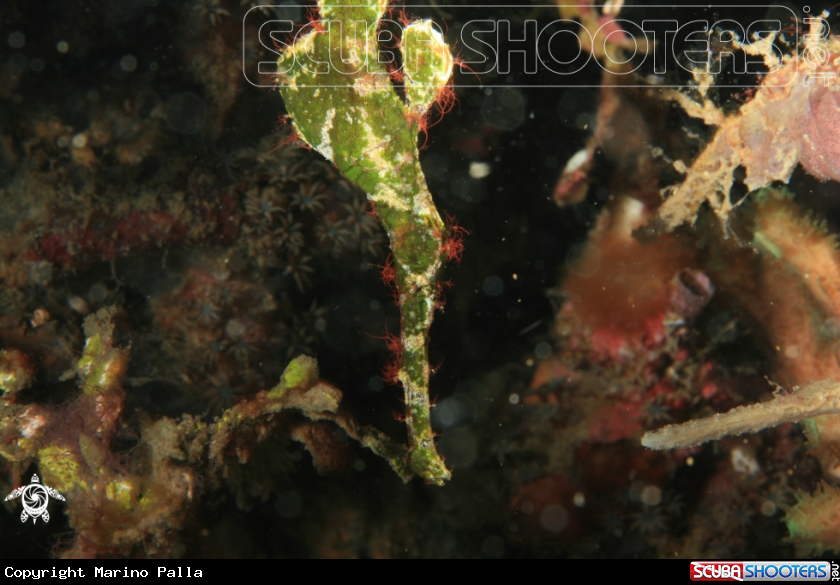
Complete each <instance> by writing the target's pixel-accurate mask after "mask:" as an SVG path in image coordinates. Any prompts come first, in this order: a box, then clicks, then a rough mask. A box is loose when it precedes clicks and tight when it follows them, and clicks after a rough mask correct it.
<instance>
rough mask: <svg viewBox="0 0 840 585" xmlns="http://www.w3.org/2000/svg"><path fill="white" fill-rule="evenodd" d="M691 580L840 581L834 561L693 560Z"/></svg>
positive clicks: (838, 569)
mask: <svg viewBox="0 0 840 585" xmlns="http://www.w3.org/2000/svg"><path fill="white" fill-rule="evenodd" d="M690 577H691V580H692V581H829V580H833V581H837V580H840V566H838V564H837V563H836V562H834V561H832V562H831V563H829V562H828V561H692V563H691V571H690Z"/></svg>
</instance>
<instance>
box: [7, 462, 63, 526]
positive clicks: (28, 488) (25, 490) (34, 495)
mask: <svg viewBox="0 0 840 585" xmlns="http://www.w3.org/2000/svg"><path fill="white" fill-rule="evenodd" d="M18 496H23V498H21V502H22V503H23V512H21V513H20V521H21V522H26V520H27V518H29V517H30V516H31V517H32V523H33V524H35V523H36V521H37V520H38V518H39V517H40V518H43V519H44V522H49V521H50V514H49V512H47V504H48V503H49V502H50V496H52V497H54V498H55V499H56V500H61V501H62V502H63V501H65V500H64V496H62V495H61V494H60V493H58V492H57V491H56V490H54V489H53V488H51V487H48V486H45V485H41V480H40V479H38V475H37V474H36V475H33V476H32V483H30V484H29V485H24V486H21V487H19V488H15V489H13V490H12V493H10V494H9V495H8V496H6V501H7V502H8V501H9V500H14V499H15V498H17V497H18Z"/></svg>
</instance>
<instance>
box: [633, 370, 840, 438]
mask: <svg viewBox="0 0 840 585" xmlns="http://www.w3.org/2000/svg"><path fill="white" fill-rule="evenodd" d="M838 413H840V382H837V381H835V380H823V381H822V382H815V383H813V384H810V385H808V386H805V387H803V388H802V389H801V390H799V391H797V392H794V393H791V394H779V395H777V396H776V397H775V398H774V399H773V400H770V401H768V402H760V403H758V404H751V405H749V406H739V407H738V408H734V409H732V410H730V411H729V412H727V413H725V414H716V415H715V416H710V417H708V418H703V419H698V420H692V421H689V422H687V423H684V424H681V425H668V426H666V427H662V428H661V429H658V430H655V431H651V432H649V433H645V435H644V436H643V437H642V445H644V446H645V447H648V448H649V449H659V450H662V449H683V448H685V447H694V446H696V445H700V444H701V443H705V442H706V441H716V440H718V439H722V438H724V437H728V436H729V435H742V434H744V433H756V432H758V431H760V430H762V429H766V428H769V427H774V426H776V425H779V424H782V423H786V422H797V421H800V420H803V419H806V418H812V417H815V416H820V415H823V414H838Z"/></svg>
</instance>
